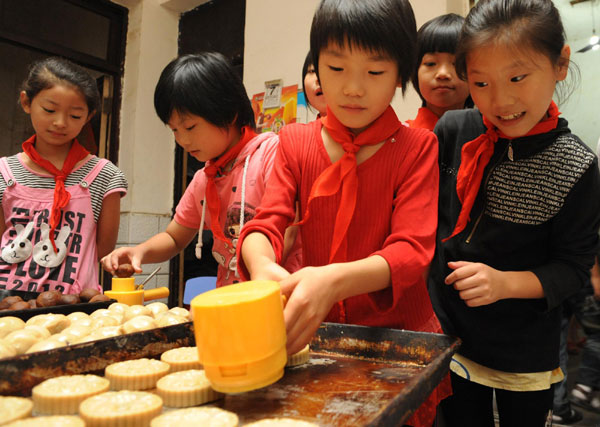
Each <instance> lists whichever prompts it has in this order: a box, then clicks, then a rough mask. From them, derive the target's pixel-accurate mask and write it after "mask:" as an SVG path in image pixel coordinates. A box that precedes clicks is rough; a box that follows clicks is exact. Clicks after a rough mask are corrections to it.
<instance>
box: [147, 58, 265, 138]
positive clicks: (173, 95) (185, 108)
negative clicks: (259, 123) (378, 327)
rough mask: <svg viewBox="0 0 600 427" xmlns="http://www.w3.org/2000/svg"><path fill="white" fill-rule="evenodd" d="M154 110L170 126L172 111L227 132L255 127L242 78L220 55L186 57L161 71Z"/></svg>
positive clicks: (176, 59)
mask: <svg viewBox="0 0 600 427" xmlns="http://www.w3.org/2000/svg"><path fill="white" fill-rule="evenodd" d="M154 109H155V110H156V114H158V117H159V118H160V119H161V120H162V121H163V123H165V124H166V123H168V122H169V119H170V118H171V115H172V114H173V111H177V112H178V113H180V114H193V115H195V116H199V117H202V118H203V119H204V120H206V121H207V122H209V123H211V124H213V125H214V126H217V127H219V128H222V129H225V128H227V127H229V126H230V125H231V124H232V123H233V122H234V121H235V126H236V127H237V128H238V129H241V128H242V126H250V127H252V128H255V127H256V125H255V122H254V111H253V110H252V105H251V103H250V99H248V95H247V93H246V89H245V88H244V84H243V83H242V79H241V78H240V77H239V76H238V74H237V73H236V71H235V70H234V69H233V67H232V66H231V64H230V63H229V61H228V60H227V59H226V58H225V57H224V56H223V55H221V54H220V53H216V52H202V53H198V54H193V55H183V56H180V57H178V58H175V59H174V60H173V61H171V62H170V63H169V64H168V65H167V66H166V67H165V69H164V70H163V71H162V73H161V75H160V78H159V79H158V83H157V84H156V89H155V90H154Z"/></svg>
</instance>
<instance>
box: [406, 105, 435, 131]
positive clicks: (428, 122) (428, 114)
mask: <svg viewBox="0 0 600 427" xmlns="http://www.w3.org/2000/svg"><path fill="white" fill-rule="evenodd" d="M439 119H440V118H439V117H438V116H436V115H435V113H434V112H433V111H431V110H430V109H429V108H427V107H421V108H419V111H418V113H417V117H415V119H414V120H407V121H406V123H408V126H410V127H411V128H420V129H429V130H433V128H434V127H435V125H436V123H437V122H438V120H439Z"/></svg>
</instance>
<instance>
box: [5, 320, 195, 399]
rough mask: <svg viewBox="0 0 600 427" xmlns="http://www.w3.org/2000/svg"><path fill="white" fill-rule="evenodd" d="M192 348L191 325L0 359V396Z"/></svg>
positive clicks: (23, 393)
mask: <svg viewBox="0 0 600 427" xmlns="http://www.w3.org/2000/svg"><path fill="white" fill-rule="evenodd" d="M193 345H195V341H194V332H193V324H192V322H187V323H181V324H179V325H173V326H167V327H164V328H156V329H150V330H148V331H142V332H135V333H132V334H126V335H120V336H118V337H113V338H105V339H102V340H97V341H92V342H88V343H83V344H75V345H70V346H67V347H61V348H57V349H53V350H47V351H40V352H36V353H26V354H22V355H19V356H16V357H11V358H7V359H0V395H5V396H8V395H15V396H29V395H30V394H31V389H32V388H33V387H34V386H36V385H37V384H39V383H41V382H42V381H44V380H47V379H48V378H54V377H58V376H61V375H76V374H85V373H89V374H97V375H104V368H106V366H108V365H110V364H111V363H114V362H120V361H122V360H130V359H140V358H142V357H147V358H158V357H160V355H161V354H162V353H164V352H165V351H167V350H170V349H172V348H176V347H187V346H193Z"/></svg>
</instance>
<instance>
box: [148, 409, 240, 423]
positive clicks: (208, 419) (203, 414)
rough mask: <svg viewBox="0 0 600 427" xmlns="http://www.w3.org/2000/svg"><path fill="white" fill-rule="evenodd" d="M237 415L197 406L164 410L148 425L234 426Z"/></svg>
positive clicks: (222, 410) (236, 421)
mask: <svg viewBox="0 0 600 427" xmlns="http://www.w3.org/2000/svg"><path fill="white" fill-rule="evenodd" d="M238 422H239V421H238V416H237V415H236V414H234V413H233V412H229V411H226V410H224V409H221V408H212V407H199V408H186V409H178V410H176V411H169V412H166V413H164V414H162V415H160V416H158V417H156V418H154V419H153V420H152V422H151V423H150V427H172V426H211V427H236V426H237V425H238Z"/></svg>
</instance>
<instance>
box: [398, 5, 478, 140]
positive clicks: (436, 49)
mask: <svg viewBox="0 0 600 427" xmlns="http://www.w3.org/2000/svg"><path fill="white" fill-rule="evenodd" d="M464 22H465V18H463V17H462V16H460V15H457V14H455V13H448V14H446V15H441V16H438V17H437V18H433V19H431V20H430V21H427V22H426V23H425V24H423V25H422V26H421V28H419V31H418V32H417V63H416V66H415V69H414V71H413V74H412V84H413V87H414V88H415V90H416V91H417V93H418V94H419V96H420V97H421V100H422V101H423V106H422V107H421V108H419V111H418V113H417V117H416V118H415V119H414V120H407V121H406V123H407V124H408V125H409V126H411V127H421V128H425V129H429V130H433V128H434V127H435V124H436V123H437V121H438V120H439V118H440V117H441V116H442V115H443V114H444V113H445V112H446V111H448V110H456V109H462V108H470V107H472V106H473V101H472V100H471V98H470V97H469V87H468V85H467V82H465V81H463V80H462V79H461V78H460V77H458V74H457V73H456V69H455V66H454V64H455V61H456V59H455V53H456V44H457V43H458V36H459V35H460V30H461V28H462V25H463V23H464Z"/></svg>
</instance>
